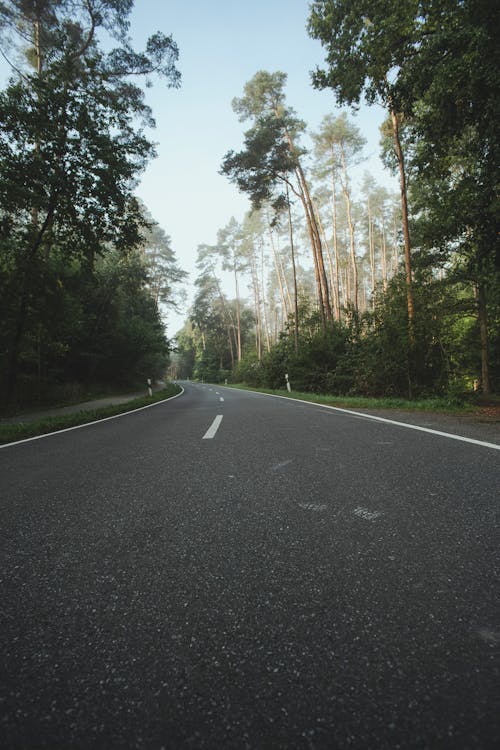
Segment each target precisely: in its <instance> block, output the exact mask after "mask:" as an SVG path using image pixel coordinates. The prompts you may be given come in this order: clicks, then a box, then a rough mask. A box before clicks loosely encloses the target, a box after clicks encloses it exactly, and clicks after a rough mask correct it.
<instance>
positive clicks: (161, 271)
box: [0, 0, 182, 401]
mask: <svg viewBox="0 0 500 750" xmlns="http://www.w3.org/2000/svg"><path fill="white" fill-rule="evenodd" d="M132 5H133V3H132V0H99V1H97V0H85V1H83V0H82V1H81V2H79V1H78V0H77V2H73V1H71V2H69V0H47V1H46V2H43V3H39V2H37V3H34V2H24V1H23V2H17V1H14V0H11V1H9V2H5V3H2V4H1V6H0V33H1V34H2V35H3V36H4V38H6V39H9V40H10V42H11V43H12V44H13V45H15V46H16V47H18V48H19V49H20V50H21V51H23V52H25V53H26V60H27V65H26V66H25V68H24V69H23V70H19V69H14V73H13V76H12V78H11V80H10V81H9V83H8V85H7V87H6V88H5V90H4V91H2V92H0V205H1V209H0V283H1V292H2V293H1V295H0V299H1V302H0V306H1V307H0V311H1V313H2V321H3V323H5V325H4V326H3V327H2V331H1V333H0V346H1V351H2V358H1V363H0V382H1V385H2V394H3V397H4V398H5V396H6V398H7V400H8V401H9V400H15V399H17V400H18V401H20V400H25V401H26V400H30V401H33V400H36V398H42V397H43V392H44V391H45V390H47V389H48V388H50V386H51V385H54V384H58V383H60V382H62V381H64V380H65V379H81V380H87V379H88V380H93V379H98V380H101V381H107V382H133V381H134V380H135V379H136V378H139V379H143V377H144V375H145V373H147V374H148V375H149V376H153V375H154V374H157V373H159V372H160V371H161V370H162V369H163V368H164V367H165V364H166V362H167V360H168V346H167V342H166V339H165V336H164V332H163V328H162V324H161V320H160V316H159V310H158V303H159V302H168V301H169V300H170V299H171V297H172V289H171V283H170V282H172V283H176V282H178V281H180V280H181V279H182V272H180V270H179V269H177V267H176V265H175V261H174V260H173V257H172V253H171V249H170V247H169V246H168V243H167V241H166V238H165V237H161V238H160V240H162V242H163V256H161V257H160V259H159V260H158V259H157V260H156V263H154V264H152V263H151V258H149V260H150V263H149V268H147V267H146V264H145V261H144V259H141V258H140V257H139V256H138V255H137V254H136V253H135V248H137V247H139V246H140V245H141V244H143V243H144V228H145V226H146V224H147V222H146V220H145V217H144V211H143V210H142V209H141V206H140V205H139V204H138V202H137V200H136V199H135V198H134V196H133V190H134V187H135V183H136V179H137V175H138V174H139V173H140V171H141V170H142V169H143V168H144V166H145V164H146V162H147V160H148V159H149V158H150V157H151V156H153V155H154V147H153V144H152V143H150V142H149V141H148V140H147V139H146V138H145V136H144V134H143V132H142V125H144V124H148V125H152V124H153V120H152V118H151V113H150V110H149V108H148V107H147V106H146V104H145V102H144V95H143V91H142V89H141V88H139V86H137V85H135V84H134V83H132V79H131V77H130V76H131V75H132V74H133V75H150V74H155V75H159V76H160V77H161V78H163V79H164V80H165V81H166V83H167V85H168V86H174V87H175V86H177V85H178V83H179V74H178V71H177V70H176V68H175V62H176V60H177V55H178V51H177V47H176V45H175V43H174V42H173V40H172V39H171V38H170V37H166V36H164V35H163V34H155V35H154V36H153V37H151V38H150V39H149V40H148V42H147V45H146V50H145V51H144V52H140V53H138V52H135V51H134V50H133V49H132V48H131V46H130V42H129V40H128V38H127V35H126V32H127V29H128V16H129V14H130V12H131V9H132ZM100 27H102V28H104V29H106V31H107V32H108V33H109V34H110V35H111V37H113V38H114V39H115V40H116V41H117V42H118V46H117V47H116V48H115V49H112V50H111V51H110V52H104V51H103V50H102V49H101V48H100V47H99V44H98V40H97V30H98V29H99V28H100ZM17 32H19V34H17ZM18 40H20V42H19V41H18ZM30 40H31V41H32V45H33V46H32V47H30V46H29V45H30ZM27 44H28V47H26V45H27ZM30 66H31V67H30ZM33 68H34V69H33ZM148 272H149V275H148ZM153 276H154V279H155V289H156V294H155V295H154V298H153V296H152V295H151V293H150V291H148V281H149V283H150V284H151V280H152V277H153ZM169 284H170V285H169Z"/></svg>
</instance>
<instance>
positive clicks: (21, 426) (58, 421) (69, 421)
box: [0, 383, 181, 443]
mask: <svg viewBox="0 0 500 750" xmlns="http://www.w3.org/2000/svg"><path fill="white" fill-rule="evenodd" d="M180 392H181V389H180V388H179V386H178V385H175V384H174V383H169V384H168V385H167V387H166V388H163V389H162V390H161V391H155V392H154V393H153V395H152V396H144V397H141V398H135V399H132V400H130V401H126V402H124V403H122V404H113V405H111V406H103V407H100V408H98V409H91V410H88V411H79V412H76V413H73V414H66V415H60V416H57V417H41V418H40V419H34V420H32V421H29V422H20V421H19V422H5V423H4V424H1V425H0V443H10V442H14V441H16V440H24V439H26V438H30V437H35V436H36V435H46V434H48V433H50V432H56V431H57V430H64V429H66V428H68V427H75V426H76V425H81V424H87V423H88V422H95V421H97V420H99V419H106V418H107V417H113V416H116V415H117V414H123V413H126V412H128V411H132V410H133V409H140V408H141V407H143V406H149V405H150V404H154V403H157V402H159V401H163V400H165V399H168V398H171V397H172V396H175V395H177V394H178V393H180Z"/></svg>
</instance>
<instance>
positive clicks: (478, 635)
mask: <svg viewBox="0 0 500 750" xmlns="http://www.w3.org/2000/svg"><path fill="white" fill-rule="evenodd" d="M185 388H186V391H185V394H184V395H183V396H181V397H179V398H176V399H174V400H172V401H169V402H167V403H165V404H162V405H159V406H155V407H153V408H149V409H147V410H144V411H141V412H136V413H134V414H131V415H128V416H122V417H120V418H118V419H113V420H110V421H107V422H104V423H101V424H97V425H92V426H89V427H84V428H81V429H78V430H74V431H71V432H65V433H62V434H56V435H51V436H48V437H44V438H43V439H41V440H35V441H32V442H26V443H23V444H20V445H17V446H11V447H5V448H2V449H0V477H1V514H2V539H1V550H0V554H1V561H2V565H1V603H2V606H1V623H0V626H1V627H0V640H1V654H2V656H1V659H2V663H1V688H0V746H1V747H2V748H6V749H7V748H8V749H11V748H16V750H17V748H29V749H31V748H51V749H54V748H64V749H70V748H71V749H72V748H75V749H80V748H99V749H100V748H103V749H105V748H106V749H108V748H109V749H112V748H148V749H149V748H155V749H156V750H160V748H164V749H165V750H167V749H168V750H178V749H184V748H186V749H188V748H195V749H196V748H200V749H201V748H208V749H212V748H213V749H214V750H215V749H217V750H218V749H219V748H234V749H236V748H238V749H239V748H252V749H255V750H260V749H261V748H265V749H267V748H283V749H288V748H290V749H294V748H304V750H311V749H312V750H320V749H321V750H323V749H327V748H328V749H331V748H342V749H343V748H349V749H351V748H363V749H364V748H373V749H374V750H378V749H379V748H431V749H432V750H435V749H436V748H437V749H439V748H453V749H454V750H456V749H457V748H484V749H489V748H492V749H493V748H495V749H497V748H498V747H499V746H500V658H499V657H500V602H499V571H500V555H499V534H498V520H499V518H498V517H499V503H498V500H499V497H498V487H499V485H500V482H499V478H500V471H499V466H500V461H499V459H500V453H499V451H498V450H495V449H493V448H489V447H486V446H482V445H476V444H471V443H463V442H460V441H457V440H451V439H448V438H446V437H442V436H438V435H434V434H430V433H424V432H417V431H414V430H411V429H407V428H405V427H398V426H394V425H389V424H386V423H381V422H377V421H372V420H370V419H368V418H363V417H354V416H352V415H348V414H344V413H342V412H335V411H329V410H326V409H322V408H320V407H317V406H314V405H305V404H301V403H297V402H293V401H287V400H283V399H275V398H270V397H265V396H261V395H258V394H253V393H242V392H238V391H234V390H230V389H224V388H216V387H214V386H210V387H209V386H202V385H194V384H185ZM221 398H223V399H224V401H220V399H221ZM216 415H222V417H223V419H222V422H221V424H220V426H219V429H218V431H217V433H216V434H215V436H214V438H213V439H203V436H204V435H205V433H206V431H207V430H208V428H209V427H210V425H211V424H212V423H213V420H214V418H215V416H216Z"/></svg>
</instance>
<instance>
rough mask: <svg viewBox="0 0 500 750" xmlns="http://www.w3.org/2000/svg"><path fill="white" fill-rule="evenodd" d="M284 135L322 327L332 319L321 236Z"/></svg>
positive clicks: (303, 180) (292, 147)
mask: <svg viewBox="0 0 500 750" xmlns="http://www.w3.org/2000/svg"><path fill="white" fill-rule="evenodd" d="M285 135H286V139H287V141H288V146H289V149H290V152H291V153H292V155H293V156H295V159H296V164H297V166H296V168H295V173H296V176H297V181H298V184H299V187H300V197H301V201H302V205H303V207H304V211H305V215H306V221H307V225H308V230H309V237H310V239H311V246H312V250H313V260H314V265H315V269H316V277H317V280H318V282H319V285H320V288H321V292H320V290H319V289H318V299H319V302H320V312H321V320H322V322H323V327H324V321H325V318H326V320H331V319H332V308H331V305H330V292H329V290H328V279H327V275H326V270H325V262H324V258H323V249H322V246H321V236H320V233H319V229H318V225H317V222H316V216H315V211H314V204H313V201H312V198H311V193H310V191H309V185H308V183H307V180H306V176H305V174H304V170H303V169H302V166H301V164H300V161H299V159H298V156H297V151H296V148H295V144H294V142H293V139H292V137H291V135H290V133H288V132H287V131H285Z"/></svg>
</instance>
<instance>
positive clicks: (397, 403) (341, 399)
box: [228, 383, 474, 414]
mask: <svg viewBox="0 0 500 750" xmlns="http://www.w3.org/2000/svg"><path fill="white" fill-rule="evenodd" d="M228 388H239V389H241V390H246V391H255V392H256V393H270V394H271V395H273V396H287V397H288V398H298V399H301V400H302V401H311V402H312V403H314V404H327V405H329V406H338V407H339V408H343V409H404V410H405V411H435V412H441V413H448V414H449V413H453V414H459V413H461V414H465V413H467V412H470V411H473V410H474V407H473V406H471V405H470V404H464V403H461V402H459V401H457V400H456V399H453V398H427V399H420V400H418V401H417V400H415V401H410V400H409V399H404V398H371V397H367V396H332V395H329V394H322V393H302V392H300V391H291V393H288V391H286V390H273V389H271V388H253V387H251V386H249V385H244V384H242V383H233V384H231V385H229V386H228Z"/></svg>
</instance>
